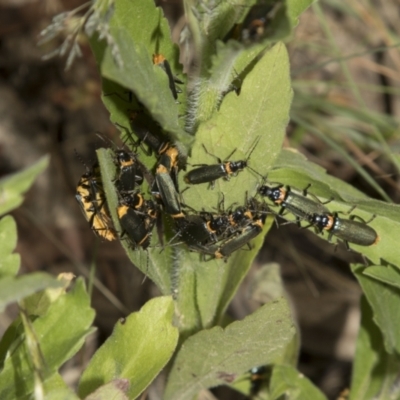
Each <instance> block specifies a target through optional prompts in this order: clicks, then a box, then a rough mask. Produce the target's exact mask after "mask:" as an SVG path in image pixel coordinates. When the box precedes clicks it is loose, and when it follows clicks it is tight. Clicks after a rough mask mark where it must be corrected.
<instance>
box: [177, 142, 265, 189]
mask: <svg viewBox="0 0 400 400" xmlns="http://www.w3.org/2000/svg"><path fill="white" fill-rule="evenodd" d="M259 140H260V137H258V138H257V139H256V140H255V143H254V145H253V146H252V147H251V149H250V152H249V155H248V157H247V158H246V159H245V160H238V161H229V160H228V159H229V158H230V157H232V155H233V154H234V153H235V152H236V149H234V150H233V151H232V152H231V154H229V156H228V157H227V159H226V160H225V161H222V160H221V159H220V158H218V157H216V156H215V155H213V154H211V153H210V152H209V151H208V150H207V148H206V147H205V146H204V144H203V145H202V146H203V148H204V151H205V152H206V153H207V154H209V155H211V156H213V157H214V158H216V160H217V161H218V164H211V165H208V164H198V165H200V166H198V168H194V169H192V170H191V171H189V172H188V173H187V174H186V175H185V177H184V180H185V182H186V183H187V184H190V185H198V184H200V183H211V185H212V187H214V183H215V180H217V179H219V178H224V179H229V178H230V176H231V175H235V174H238V173H239V172H240V171H242V170H243V169H245V168H246V167H248V161H249V159H250V156H251V154H252V153H253V151H254V149H255V148H256V146H257V144H258V142H259Z"/></svg>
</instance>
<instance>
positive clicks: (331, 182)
mask: <svg viewBox="0 0 400 400" xmlns="http://www.w3.org/2000/svg"><path fill="white" fill-rule="evenodd" d="M268 180H269V181H270V182H279V183H281V184H285V185H290V186H291V187H292V188H294V189H298V190H300V191H301V190H303V189H304V188H306V187H307V186H308V185H309V184H311V187H310V188H309V189H308V193H309V194H311V195H316V196H318V197H319V198H320V200H321V201H327V200H330V199H334V200H332V201H330V202H329V203H328V204H326V207H327V208H328V209H329V210H331V211H332V212H343V213H344V214H342V215H341V217H343V218H348V216H346V213H347V214H348V212H349V211H350V209H351V207H352V206H356V208H355V209H354V210H353V211H352V212H351V215H357V216H359V217H361V218H362V219H364V220H365V221H368V220H370V219H371V217H372V216H373V215H375V216H376V218H375V219H374V220H373V221H371V222H370V223H369V226H371V227H372V228H373V229H375V231H376V232H377V234H378V237H379V239H378V243H376V244H374V245H371V246H359V245H355V244H351V243H350V247H351V248H352V249H354V250H355V251H357V252H360V253H362V254H364V255H365V256H367V257H368V258H369V259H370V260H371V261H372V262H373V263H375V264H379V263H380V261H381V259H382V258H383V259H385V260H386V261H387V262H390V263H391V264H393V265H396V266H397V267H399V268H400V262H399V260H400V247H399V246H397V237H398V235H400V206H399V205H396V204H389V203H385V202H383V201H379V200H374V199H369V198H368V197H367V196H366V195H365V194H363V193H361V192H360V191H358V190H357V189H355V188H354V187H352V186H351V185H349V184H347V183H345V182H343V181H341V180H340V179H337V178H335V177H333V176H330V175H327V174H326V171H325V170H324V169H323V168H321V167H319V166H317V165H315V164H313V163H311V162H309V161H307V160H306V158H305V157H304V156H302V155H300V154H299V153H297V151H295V150H283V151H282V152H281V154H280V155H279V157H278V159H277V161H276V162H275V164H274V167H273V169H272V170H271V171H269V172H268ZM276 211H278V209H276ZM285 218H287V219H293V218H292V217H291V216H290V214H285ZM321 237H323V238H325V239H327V237H328V236H327V235H325V236H322V235H321ZM335 240H336V239H335V237H333V242H335Z"/></svg>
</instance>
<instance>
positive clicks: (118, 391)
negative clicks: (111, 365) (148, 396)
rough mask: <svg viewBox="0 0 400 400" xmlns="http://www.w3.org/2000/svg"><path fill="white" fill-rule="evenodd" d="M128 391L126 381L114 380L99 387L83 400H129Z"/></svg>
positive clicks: (127, 382)
mask: <svg viewBox="0 0 400 400" xmlns="http://www.w3.org/2000/svg"><path fill="white" fill-rule="evenodd" d="M128 389H129V381H128V379H114V380H112V381H111V382H109V383H107V384H105V385H103V386H100V387H99V388H98V389H97V390H95V391H94V392H93V393H91V394H90V395H89V396H87V397H85V400H109V399H112V400H129V397H128V396H127V393H128Z"/></svg>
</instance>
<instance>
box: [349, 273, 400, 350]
mask: <svg viewBox="0 0 400 400" xmlns="http://www.w3.org/2000/svg"><path fill="white" fill-rule="evenodd" d="M366 268H368V267H364V266H362V265H355V266H352V271H353V273H354V274H355V276H356V278H357V279H358V281H359V283H360V285H361V287H362V289H363V292H364V294H365V296H366V298H367V300H368V303H369V304H370V305H371V308H372V310H373V313H374V318H373V319H374V321H375V323H376V324H377V325H378V327H379V328H380V330H381V332H382V334H383V337H384V343H385V348H386V351H387V352H388V353H390V354H393V353H394V352H397V353H400V336H399V335H398V334H397V333H398V332H399V330H400V325H399V324H400V289H398V288H396V287H393V286H389V285H386V284H385V283H382V282H379V281H377V280H375V279H372V278H370V277H368V276H366V275H365V274H364V271H365V270H366ZM397 315H398V316H399V318H398V317H397Z"/></svg>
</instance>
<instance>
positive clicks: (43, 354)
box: [0, 275, 94, 399]
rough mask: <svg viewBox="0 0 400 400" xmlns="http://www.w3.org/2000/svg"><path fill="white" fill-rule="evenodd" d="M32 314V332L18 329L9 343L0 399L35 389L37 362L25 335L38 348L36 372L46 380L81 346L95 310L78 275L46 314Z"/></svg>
mask: <svg viewBox="0 0 400 400" xmlns="http://www.w3.org/2000/svg"><path fill="white" fill-rule="evenodd" d="M27 277H29V275H28V276H27ZM34 317H35V314H34V313H33V314H31V315H29V316H28V318H29V321H30V322H29V324H30V329H31V332H29V331H26V330H25V332H24V330H20V329H17V331H16V335H15V337H14V340H13V341H12V343H11V344H10V345H9V348H8V357H7V358H6V359H5V360H4V367H3V369H2V371H1V372H0V382H1V385H0V397H1V398H3V399H14V398H25V397H26V396H29V395H30V394H32V393H33V391H34V384H35V374H33V373H32V363H33V365H34V368H36V371H37V368H38V367H39V365H37V364H38V363H37V362H36V360H34V359H31V357H32V356H33V352H32V341H31V340H28V338H29V337H30V335H31V334H32V333H33V336H34V339H35V342H36V343H35V344H34V345H35V346H36V347H37V348H38V349H40V350H39V351H38V353H39V355H40V361H39V363H40V364H41V365H40V367H41V370H40V371H39V372H40V375H41V379H42V380H43V381H44V382H45V381H46V380H47V379H50V378H51V377H52V376H53V375H54V374H57V371H58V369H59V368H60V367H61V365H62V364H64V362H65V361H67V360H68V359H69V358H71V357H72V356H73V355H74V354H75V353H76V352H77V351H78V350H79V349H80V348H81V347H82V345H83V343H84V339H85V337H86V336H88V335H89V334H90V333H91V332H93V328H91V327H90V326H91V324H92V322H93V319H94V310H93V309H91V308H90V305H89V297H88V295H87V292H86V289H85V286H84V283H83V281H82V279H78V281H77V282H76V284H75V286H74V288H73V289H72V290H71V291H70V292H69V293H66V294H64V295H63V296H60V297H58V298H57V299H56V300H55V301H54V302H53V303H52V304H51V306H50V307H49V308H48V310H47V313H46V314H45V315H42V316H40V317H37V318H34ZM13 328H14V327H13ZM5 337H7V335H5ZM3 339H4V338H3ZM15 366H18V368H16V367H15Z"/></svg>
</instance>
